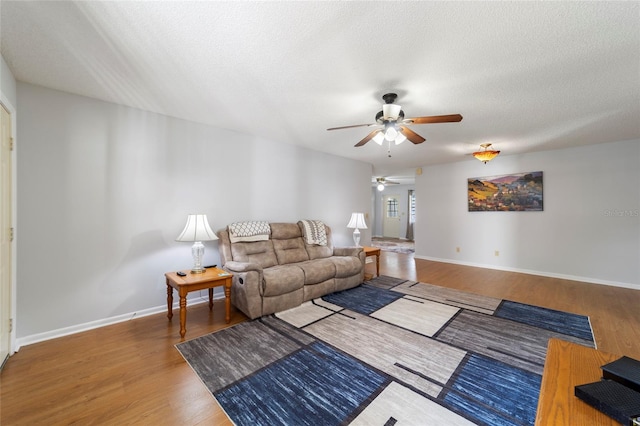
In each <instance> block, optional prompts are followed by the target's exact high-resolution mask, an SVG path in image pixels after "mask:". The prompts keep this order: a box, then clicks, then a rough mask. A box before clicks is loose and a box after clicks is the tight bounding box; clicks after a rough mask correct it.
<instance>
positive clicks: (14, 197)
mask: <svg viewBox="0 0 640 426" xmlns="http://www.w3.org/2000/svg"><path fill="white" fill-rule="evenodd" d="M2 60H3V59H2ZM16 102H17V101H16ZM0 103H2V105H4V107H5V108H6V109H7V111H9V115H10V117H11V138H12V139H13V151H12V152H11V222H12V226H13V242H12V243H11V301H10V303H11V319H12V320H13V328H12V330H11V333H10V335H9V356H11V355H13V354H14V353H16V352H17V351H18V347H19V346H18V344H17V342H16V328H17V324H18V319H17V318H18V311H17V309H18V308H17V306H18V304H17V297H16V295H17V292H18V290H17V289H18V284H17V281H16V276H17V275H18V260H17V259H18V247H17V244H18V232H19V231H18V124H17V118H18V117H17V115H18V113H17V109H16V107H15V105H13V104H12V103H11V102H9V98H8V97H7V96H6V95H5V93H4V92H3V91H2V88H0Z"/></svg>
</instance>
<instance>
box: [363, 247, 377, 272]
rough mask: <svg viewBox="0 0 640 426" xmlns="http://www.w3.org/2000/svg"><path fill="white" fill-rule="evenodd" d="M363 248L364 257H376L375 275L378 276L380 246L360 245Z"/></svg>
mask: <svg viewBox="0 0 640 426" xmlns="http://www.w3.org/2000/svg"><path fill="white" fill-rule="evenodd" d="M362 250H364V255H365V256H366V257H369V256H375V257H376V276H377V277H379V276H380V247H362Z"/></svg>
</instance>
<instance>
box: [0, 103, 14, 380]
mask: <svg viewBox="0 0 640 426" xmlns="http://www.w3.org/2000/svg"><path fill="white" fill-rule="evenodd" d="M0 114H1V119H0V127H1V130H0V133H1V139H2V141H1V149H0V179H1V180H0V213H1V214H2V218H1V219H0V226H1V229H0V368H1V367H2V366H3V365H4V362H5V361H6V360H7V358H8V357H9V350H10V347H11V240H12V239H13V230H12V223H11V208H12V206H11V116H10V115H9V112H8V111H7V110H6V109H5V108H4V107H3V106H2V105H0Z"/></svg>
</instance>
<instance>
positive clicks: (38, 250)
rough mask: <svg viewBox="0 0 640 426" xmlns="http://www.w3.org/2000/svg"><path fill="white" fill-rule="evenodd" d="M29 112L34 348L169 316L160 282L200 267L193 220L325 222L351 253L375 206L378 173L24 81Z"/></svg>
mask: <svg viewBox="0 0 640 426" xmlns="http://www.w3.org/2000/svg"><path fill="white" fill-rule="evenodd" d="M18 105H19V113H20V120H19V122H18V133H19V135H20V155H19V158H18V166H19V167H18V170H19V172H18V173H19V176H18V178H19V181H18V182H19V184H18V215H19V216H20V226H21V229H20V238H19V240H18V304H17V307H18V312H17V313H18V318H17V327H18V338H22V340H21V341H22V342H23V343H28V342H32V341H37V340H40V339H41V338H45V337H47V336H49V337H51V336H52V335H55V334H56V333H58V334H59V333H60V330H63V331H64V330H66V329H67V328H71V329H74V327H76V328H78V327H81V326H82V325H86V324H93V323H95V322H100V321H104V319H108V318H122V316H123V315H124V316H127V315H132V314H133V313H136V312H137V313H140V312H141V311H144V310H149V309H154V308H158V307H160V308H161V309H163V307H164V306H165V304H166V285H165V280H164V275H163V274H164V273H165V272H167V271H173V270H178V269H185V268H189V267H190V266H191V265H192V258H191V249H190V244H189V243H178V242H175V241H174V239H175V238H176V237H177V235H178V234H179V232H180V231H181V230H182V228H183V227H184V223H185V221H186V217H187V214H189V213H206V214H207V215H208V218H209V221H210V223H211V226H212V228H213V229H221V228H223V227H225V226H226V225H227V224H229V223H231V222H234V221H240V220H269V221H282V222H294V221H297V220H300V219H305V218H308V219H321V220H323V221H325V223H327V224H328V225H329V226H331V227H332V229H333V231H334V243H335V244H336V245H338V246H340V245H352V244H353V242H352V239H351V233H350V230H349V229H347V228H346V224H347V222H348V220H349V217H350V215H351V212H353V211H365V212H368V211H369V208H370V198H369V192H368V190H369V187H370V185H371V174H372V171H371V165H370V164H366V163H362V162H358V161H352V160H347V159H344V158H340V157H335V156H331V155H327V154H323V153H319V152H315V151H311V150H308V149H304V148H300V147H296V146H292V145H286V144H279V143H276V142H272V141H267V140H264V139H260V138H256V137H251V136H247V135H243V134H239V133H235V132H230V131H226V130H222V129H217V128H212V127H209V126H205V125H201V124H197V123H193V122H187V121H184V120H179V119H175V118H170V117H167V116H162V115H158V114H153V113H149V112H145V111H141V110H136V109H131V108H127V107H123V106H118V105H115V104H110V103H106V102H101V101H97V100H93V99H89V98H84V97H79V96H75V95H70V94H66V93H62V92H58V91H54V90H49V89H45V88H41V87H37V86H33V85H29V84H24V83H18ZM345 182H348V183H349V185H345ZM370 238H371V237H370V234H369V233H366V232H363V241H370ZM205 246H206V253H205V261H204V262H205V265H207V264H213V263H219V257H218V251H217V247H218V246H217V242H206V243H205ZM47 333H48V334H47Z"/></svg>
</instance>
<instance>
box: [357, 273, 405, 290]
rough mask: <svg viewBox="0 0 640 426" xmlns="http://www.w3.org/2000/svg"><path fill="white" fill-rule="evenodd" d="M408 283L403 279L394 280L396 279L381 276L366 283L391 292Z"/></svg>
mask: <svg viewBox="0 0 640 426" xmlns="http://www.w3.org/2000/svg"><path fill="white" fill-rule="evenodd" d="M406 281H407V280H403V279H401V278H394V277H388V276H386V275H381V276H379V277H375V278H373V279H372V280H369V281H365V284H367V285H370V286H374V287H378V288H384V289H387V290H389V289H391V288H393V287H395V286H397V285H398V284H402V283H404V282H406ZM412 282H413V281H412Z"/></svg>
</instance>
